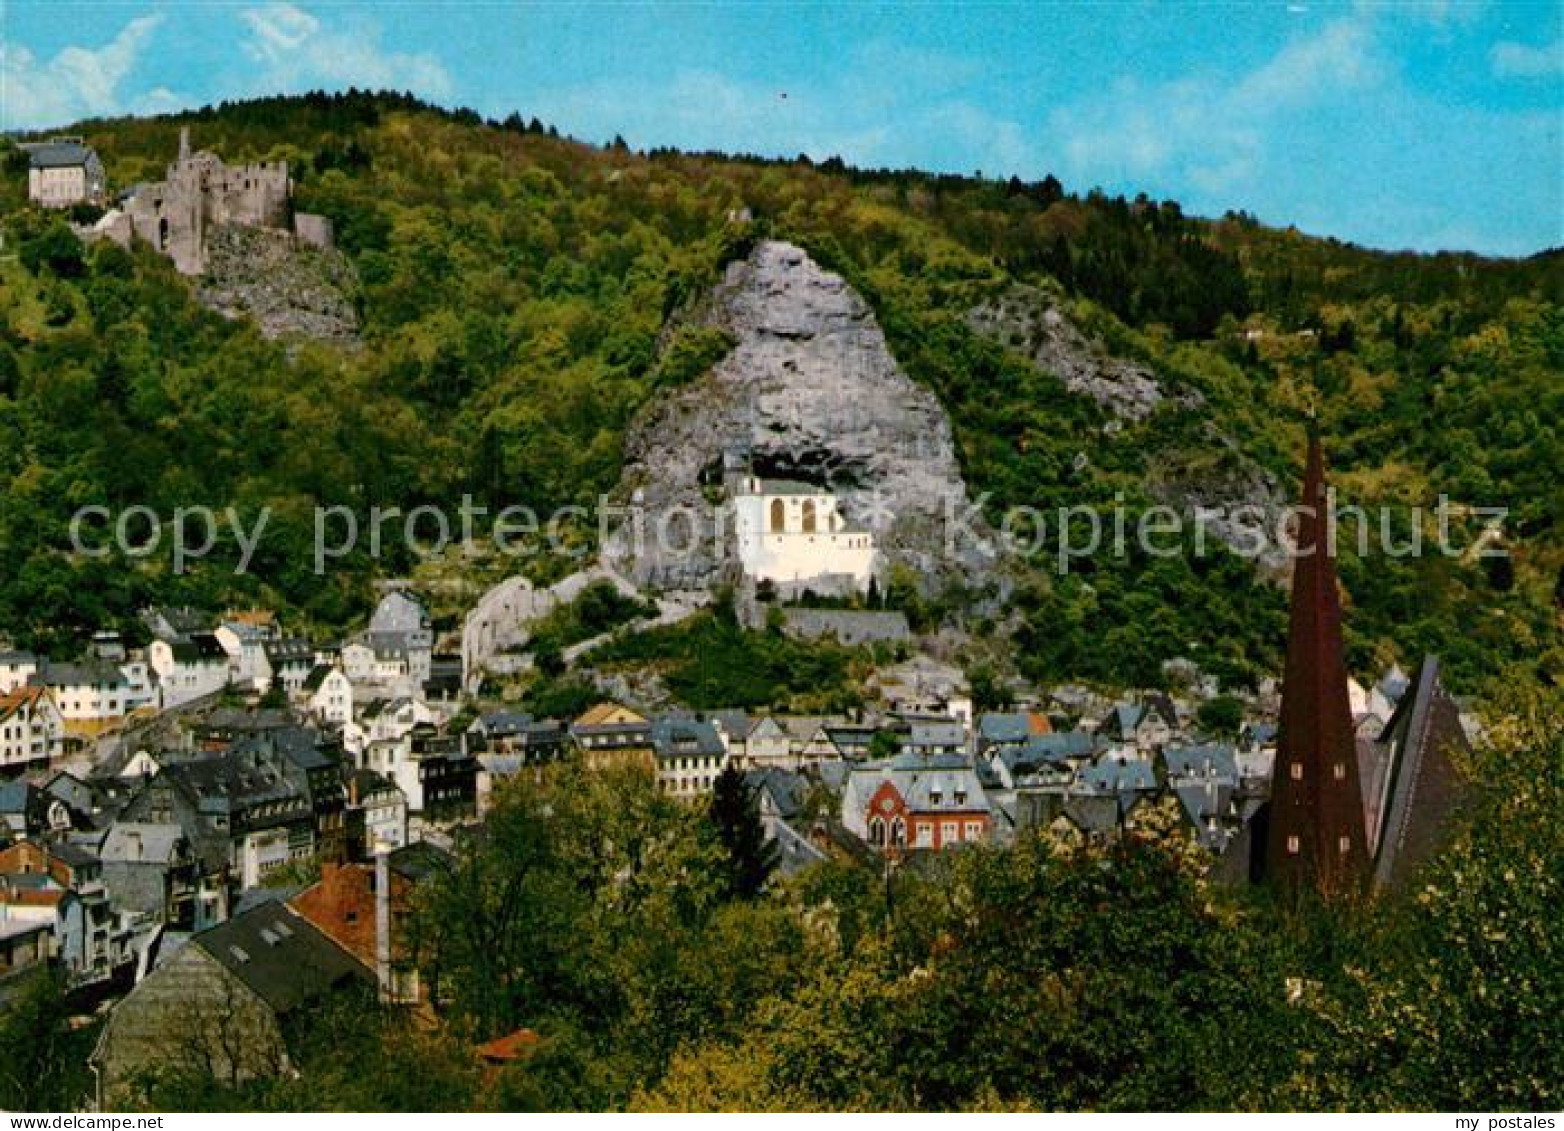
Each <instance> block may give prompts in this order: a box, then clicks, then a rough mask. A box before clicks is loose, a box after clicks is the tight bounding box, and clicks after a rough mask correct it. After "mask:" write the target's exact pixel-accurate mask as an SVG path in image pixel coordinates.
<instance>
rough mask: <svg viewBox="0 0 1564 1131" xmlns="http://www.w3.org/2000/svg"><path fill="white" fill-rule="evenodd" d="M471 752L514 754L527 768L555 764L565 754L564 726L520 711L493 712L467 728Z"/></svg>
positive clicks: (481, 716)
mask: <svg viewBox="0 0 1564 1131" xmlns="http://www.w3.org/2000/svg"><path fill="white" fill-rule="evenodd" d="M467 737H468V748H469V749H470V750H472V751H474V752H477V751H482V752H483V753H486V754H513V755H517V756H519V757H520V759H521V761H522V762H523V763H524V764H537V763H540V762H552V761H553V760H554V759H556V758H558V757H560V755H561V754H563V753H564V750H565V740H566V738H567V737H568V736H567V734H566V731H565V727H564V725H563V724H561V723H558V722H555V721H553V720H552V719H534V718H533V717H532V716H531V715H529V714H526V713H524V712H521V711H492V712H490V713H489V714H486V715H480V716H478V718H476V719H474V720H473V722H472V725H471V726H469V727H468V728H467Z"/></svg>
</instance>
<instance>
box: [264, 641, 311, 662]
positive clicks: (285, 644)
mask: <svg viewBox="0 0 1564 1131" xmlns="http://www.w3.org/2000/svg"><path fill="white" fill-rule="evenodd" d="M262 648H263V650H264V651H265V653H266V658H267V659H268V660H269V661H271V662H272V663H273V664H302V663H305V662H307V661H312V660H314V658H315V646H314V645H313V644H311V643H310V642H309V641H308V640H305V639H304V638H303V637H300V636H290V637H288V638H286V639H284V640H268V641H267V642H266V643H265V644H264V645H262Z"/></svg>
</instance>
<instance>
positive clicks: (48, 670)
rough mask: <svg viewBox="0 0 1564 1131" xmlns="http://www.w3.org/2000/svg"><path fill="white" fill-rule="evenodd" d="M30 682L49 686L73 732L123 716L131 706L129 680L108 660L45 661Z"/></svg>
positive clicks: (113, 720)
mask: <svg viewBox="0 0 1564 1131" xmlns="http://www.w3.org/2000/svg"><path fill="white" fill-rule="evenodd" d="M32 681H33V683H35V684H37V685H39V686H41V687H47V688H48V689H49V692H50V694H52V695H53V696H54V702H55V705H56V706H57V707H59V709H60V714H61V715H62V716H64V718H65V722H66V726H67V728H69V729H71V730H73V731H78V732H80V731H93V730H96V729H97V728H99V727H102V726H106V725H108V724H111V723H114V722H116V721H118V720H119V719H123V718H124V717H125V715H126V714H127V713H128V712H129V711H130V709H131V705H130V702H129V700H130V690H131V689H130V681H129V680H127V679H126V678H125V673H124V672H123V671H121V670H120V669H119V668H118V667H116V666H114V665H113V664H111V663H108V662H107V661H103V660H92V661H87V662H84V663H80V664H46V665H45V666H44V667H43V669H42V670H41V671H40V672H38V673H37V674H36V675H34V676H33V677H32Z"/></svg>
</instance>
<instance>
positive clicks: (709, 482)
mask: <svg viewBox="0 0 1564 1131" xmlns="http://www.w3.org/2000/svg"><path fill="white" fill-rule="evenodd" d="M695 317H696V321H698V322H700V323H702V324H704V325H706V326H710V327H715V328H720V329H722V330H724V331H726V332H727V333H728V334H729V335H731V336H732V337H733V339H734V340H735V343H736V344H735V346H734V348H733V349H732V351H731V352H730V353H729V354H728V355H727V356H726V357H725V358H724V359H723V360H722V361H720V362H718V363H717V364H716V366H714V367H713V368H712V370H711V371H710V372H709V373H707V374H706V375H705V376H703V377H701V378H698V379H697V380H696V381H694V382H693V383H691V384H689V385H688V386H685V387H684V388H681V389H678V390H675V391H673V392H671V393H670V394H669V395H668V396H667V397H666V398H664V399H662V400H660V401H659V402H658V403H656V404H655V405H653V406H652V407H651V408H650V410H649V411H648V412H646V413H645V414H643V416H642V417H641V419H640V420H639V421H637V423H636V425H635V426H634V427H633V428H632V430H631V433H630V435H629V437H628V438H627V441H626V450H625V464H626V466H625V471H624V475H623V478H622V479H621V481H620V488H619V492H618V494H619V497H620V498H621V500H622V501H625V502H630V503H633V504H637V510H638V512H639V513H640V514H641V515H642V517H643V534H642V536H641V537H639V538H636V537H633V536H632V535H631V534H630V533H629V531H628V530H621V532H620V534H619V535H618V536H616V537H615V538H613V539H611V540H610V541H609V542H608V544H607V545H606V546H605V548H604V556H605V559H606V560H607V562H608V563H609V564H610V565H613V566H614V567H615V568H619V569H622V570H624V571H625V572H627V573H628V574H629V575H630V576H631V577H632V578H634V579H635V580H636V581H637V582H638V583H641V584H649V585H652V586H654V587H659V588H665V589H666V588H700V587H706V586H709V585H711V584H714V583H716V582H719V581H722V580H732V579H734V578H735V577H736V576H737V568H736V562H735V559H734V555H733V546H732V531H731V529H727V530H723V529H721V525H722V524H721V523H719V521H718V518H717V516H718V515H719V514H720V513H721V512H722V506H721V504H722V501H723V495H722V483H723V479H724V474H725V473H726V472H728V471H735V470H739V469H741V468H752V469H753V470H754V471H755V472H756V473H757V474H760V475H763V476H774V477H786V478H796V479H803V480H806V481H809V482H813V483H816V484H819V485H822V486H825V487H828V488H829V489H830V490H832V491H833V492H835V493H836V495H837V496H838V500H839V505H840V507H841V509H842V511H843V512H844V513H845V515H846V517H847V519H848V520H849V521H850V522H853V523H855V524H858V525H861V526H863V527H866V528H867V529H869V530H870V531H871V532H872V533H873V534H874V536H875V541H876V545H877V547H878V548H879V549H880V551H881V569H880V572H881V573H882V574H883V573H884V572H886V570H887V569H888V567H890V566H893V565H898V564H899V565H905V566H908V567H910V568H912V569H913V570H914V571H916V572H917V573H919V574H920V575H922V576H923V577H924V578H925V579H926V580H927V582H928V584H929V585H930V587H931V588H938V587H940V586H942V585H944V584H946V583H948V582H949V581H951V580H953V579H955V578H961V579H963V580H964V581H966V582H967V583H975V582H980V581H982V580H984V579H985V578H986V577H987V576H988V574H989V571H990V570H991V569H992V566H993V561H992V559H991V558H989V557H988V556H987V555H985V554H984V553H983V552H981V550H980V549H979V548H978V547H977V546H976V545H974V544H973V543H974V541H975V540H974V539H970V538H956V539H954V540H953V541H954V546H953V549H954V552H953V553H947V552H946V551H945V543H946V539H945V535H946V531H947V528H948V527H949V526H950V524H948V523H947V522H946V515H947V513H955V514H960V515H965V513H966V507H967V506H968V502H967V488H966V484H965V483H964V482H963V481H962V477H961V471H960V469H959V467H958V466H957V462H956V456H955V449H954V446H953V444H952V440H951V428H950V421H949V420H948V419H947V418H946V416H945V413H944V410H943V409H942V408H941V407H940V405H939V402H938V401H937V400H936V399H935V397H934V395H933V394H932V393H931V392H929V391H928V390H927V389H925V388H923V387H921V386H919V385H917V384H915V383H914V382H913V381H912V380H911V379H910V378H909V377H908V376H907V375H906V374H905V373H903V372H902V370H901V368H900V367H899V366H898V365H897V363H896V361H895V359H894V358H893V357H892V356H891V354H890V351H889V350H888V349H887V348H886V344H885V336H884V334H883V333H882V332H881V331H880V327H879V325H878V323H877V322H876V321H875V318H874V314H873V312H872V311H871V310H870V309H869V307H868V305H867V304H866V303H865V302H864V301H863V300H862V299H861V298H860V297H859V296H858V295H857V294H856V293H854V292H853V290H852V289H851V288H850V287H849V286H848V285H847V284H846V282H845V281H844V280H843V279H842V278H841V277H839V276H837V275H834V274H832V273H830V272H828V271H825V270H823V269H822V268H821V267H820V266H819V265H817V264H816V263H814V262H813V261H812V260H811V259H810V258H809V256H808V255H807V254H806V253H805V252H804V251H803V250H802V249H800V248H798V247H795V246H793V245H791V244H787V243H781V242H776V241H767V242H764V243H761V244H760V245H759V246H757V247H756V248H755V250H754V251H753V252H752V253H751V255H750V256H749V258H748V259H747V260H743V261H740V262H735V263H732V264H730V265H729V267H728V270H727V272H726V275H725V277H724V278H723V280H722V281H721V283H720V284H719V285H718V286H717V287H716V288H715V290H714V292H713V293H712V294H711V296H710V297H709V299H708V300H707V301H706V302H705V303H704V304H703V305H702V307H701V310H700V311H699V313H698V314H697V315H696V316H695ZM947 508H949V510H948V511H947ZM664 520H666V522H667V524H668V528H669V529H670V530H671V531H673V532H674V533H675V535H676V539H668V540H666V541H674V540H677V541H678V542H679V543H680V545H677V546H670V545H660V544H659V539H658V538H657V537H656V531H657V527H658V525H659V523H660V522H663V521H664ZM692 524H693V525H692ZM726 525H727V526H728V527H731V521H727V522H726ZM692 529H693V530H695V531H698V533H699V535H700V537H699V539H698V541H696V540H692V539H691V538H689V537H688V535H687V532H689V531H691V530H692ZM691 541H695V544H694V545H693V546H689V547H687V544H688V543H690V542H691Z"/></svg>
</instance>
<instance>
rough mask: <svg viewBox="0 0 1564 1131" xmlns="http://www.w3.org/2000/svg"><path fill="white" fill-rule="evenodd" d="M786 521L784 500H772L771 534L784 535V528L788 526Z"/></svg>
mask: <svg viewBox="0 0 1564 1131" xmlns="http://www.w3.org/2000/svg"><path fill="white" fill-rule="evenodd" d="M786 521H787V514H786V508H785V507H783V505H782V500H781V499H772V500H771V532H772V533H773V534H780V533H782V530H783V528H784V527H785V525H786Z"/></svg>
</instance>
